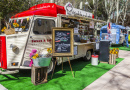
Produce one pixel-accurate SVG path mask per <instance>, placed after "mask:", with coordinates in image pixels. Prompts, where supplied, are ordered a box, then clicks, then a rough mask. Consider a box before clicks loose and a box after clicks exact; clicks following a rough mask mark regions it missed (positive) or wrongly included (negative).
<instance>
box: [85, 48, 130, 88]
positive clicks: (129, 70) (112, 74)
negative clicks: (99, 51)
mask: <svg viewBox="0 0 130 90" xmlns="http://www.w3.org/2000/svg"><path fill="white" fill-rule="evenodd" d="M119 57H120V58H125V59H124V60H123V61H121V62H120V63H119V64H118V65H116V66H115V67H114V68H112V69H111V70H110V71H108V72H107V73H105V74H104V75H102V76H101V77H100V78H99V79H97V80H96V81H94V82H93V83H92V84H90V85H89V86H87V87H86V88H84V89H83V90H130V51H122V50H120V51H119Z"/></svg>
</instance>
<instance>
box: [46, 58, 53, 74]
mask: <svg viewBox="0 0 130 90" xmlns="http://www.w3.org/2000/svg"><path fill="white" fill-rule="evenodd" d="M54 65H55V60H54V59H53V60H51V62H50V65H49V67H48V70H47V73H48V74H52V72H53V69H54Z"/></svg>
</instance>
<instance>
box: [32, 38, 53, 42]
mask: <svg viewBox="0 0 130 90" xmlns="http://www.w3.org/2000/svg"><path fill="white" fill-rule="evenodd" d="M35 42H51V39H46V40H45V39H44V40H32V43H35Z"/></svg>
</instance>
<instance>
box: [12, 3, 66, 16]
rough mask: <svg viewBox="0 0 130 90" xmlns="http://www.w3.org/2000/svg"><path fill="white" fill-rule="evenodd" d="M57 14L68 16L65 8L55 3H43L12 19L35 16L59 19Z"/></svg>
mask: <svg viewBox="0 0 130 90" xmlns="http://www.w3.org/2000/svg"><path fill="white" fill-rule="evenodd" d="M57 14H66V11H65V9H64V7H63V6H59V5H56V4H55V3H42V4H38V5H35V6H32V7H31V8H29V9H28V10H26V11H23V12H20V13H17V14H16V15H14V16H12V17H11V18H18V17H26V16H33V15H40V16H51V17H57Z"/></svg>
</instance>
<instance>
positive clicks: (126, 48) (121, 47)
mask: <svg viewBox="0 0 130 90" xmlns="http://www.w3.org/2000/svg"><path fill="white" fill-rule="evenodd" d="M113 48H119V50H126V51H130V45H129V47H126V46H122V45H112V46H111V47H110V49H113Z"/></svg>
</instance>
